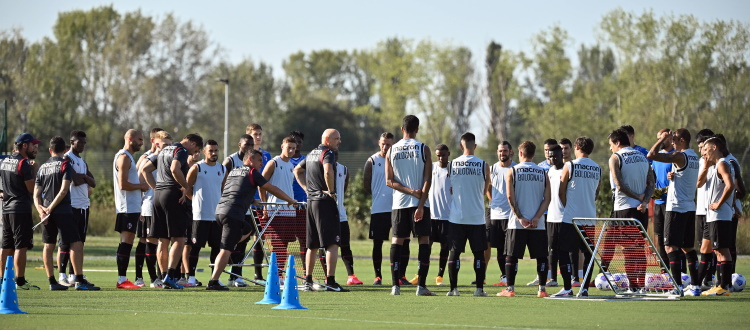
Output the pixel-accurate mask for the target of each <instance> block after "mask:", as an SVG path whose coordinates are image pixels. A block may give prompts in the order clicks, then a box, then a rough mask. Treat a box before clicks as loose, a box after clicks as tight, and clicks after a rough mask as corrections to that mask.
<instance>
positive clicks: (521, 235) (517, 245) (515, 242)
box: [504, 229, 547, 259]
mask: <svg viewBox="0 0 750 330" xmlns="http://www.w3.org/2000/svg"><path fill="white" fill-rule="evenodd" d="M527 247H528V248H529V257H530V258H531V259H540V258H547V232H546V230H539V229H508V231H506V236H505V251H504V252H505V253H504V254H505V255H506V256H513V257H516V258H518V259H523V255H524V253H525V251H526V248H527Z"/></svg>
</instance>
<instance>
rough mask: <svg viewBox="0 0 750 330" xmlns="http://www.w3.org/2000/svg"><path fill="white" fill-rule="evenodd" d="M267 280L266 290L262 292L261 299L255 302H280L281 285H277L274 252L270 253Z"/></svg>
mask: <svg viewBox="0 0 750 330" xmlns="http://www.w3.org/2000/svg"><path fill="white" fill-rule="evenodd" d="M266 278H267V279H268V280H267V281H266V291H265V292H264V293H263V300H261V301H259V302H256V304H274V305H277V304H280V303H281V287H280V286H279V266H278V265H277V264H276V252H272V253H271V264H270V265H269V266H268V277H266Z"/></svg>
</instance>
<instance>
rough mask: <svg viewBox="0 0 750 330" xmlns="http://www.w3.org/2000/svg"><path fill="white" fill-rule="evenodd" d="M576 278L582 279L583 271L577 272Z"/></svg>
mask: <svg viewBox="0 0 750 330" xmlns="http://www.w3.org/2000/svg"><path fill="white" fill-rule="evenodd" d="M578 278H583V270H582V269H579V270H578Z"/></svg>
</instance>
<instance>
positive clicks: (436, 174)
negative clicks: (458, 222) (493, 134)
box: [428, 143, 453, 285]
mask: <svg viewBox="0 0 750 330" xmlns="http://www.w3.org/2000/svg"><path fill="white" fill-rule="evenodd" d="M450 156H451V152H450V150H449V149H448V146H446V145H445V144H442V143H441V144H438V145H437V146H436V147H435V158H437V161H436V162H434V163H432V185H431V186H430V196H429V199H428V202H429V203H430V206H432V207H431V208H430V215H431V216H432V234H431V237H430V244H434V243H439V244H440V261H439V263H438V276H437V277H436V278H435V284H437V285H443V275H444V274H445V267H446V265H447V264H448V254H449V253H450V241H449V239H448V218H449V217H450V214H451V212H450V211H451V202H452V200H453V195H452V192H451V191H452V190H451V177H450V173H449V170H448V165H449V164H450V161H449V157H450Z"/></svg>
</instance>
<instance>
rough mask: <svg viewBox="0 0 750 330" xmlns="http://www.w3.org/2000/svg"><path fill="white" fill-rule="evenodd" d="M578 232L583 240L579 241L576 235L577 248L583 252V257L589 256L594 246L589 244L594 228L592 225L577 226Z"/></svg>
mask: <svg viewBox="0 0 750 330" xmlns="http://www.w3.org/2000/svg"><path fill="white" fill-rule="evenodd" d="M578 230H580V232H581V234H582V235H583V239H580V235H578V234H576V235H578V238H579V240H578V248H579V249H580V250H581V252H583V254H584V255H591V252H592V251H594V244H593V243H592V242H591V237H592V236H593V235H594V233H595V230H596V226H594V225H578Z"/></svg>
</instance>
